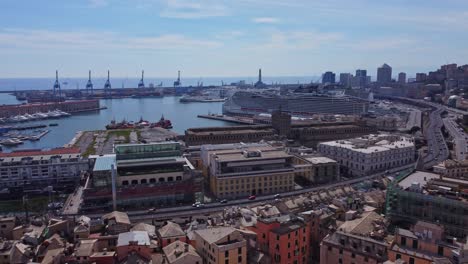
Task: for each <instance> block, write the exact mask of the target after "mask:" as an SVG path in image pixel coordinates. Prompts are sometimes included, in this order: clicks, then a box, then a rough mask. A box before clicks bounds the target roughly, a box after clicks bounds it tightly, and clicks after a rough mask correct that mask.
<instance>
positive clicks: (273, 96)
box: [223, 91, 369, 117]
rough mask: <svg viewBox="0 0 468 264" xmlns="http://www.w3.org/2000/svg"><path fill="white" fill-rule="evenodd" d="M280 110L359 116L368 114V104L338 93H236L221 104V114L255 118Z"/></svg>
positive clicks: (291, 112)
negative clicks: (255, 116)
mask: <svg viewBox="0 0 468 264" xmlns="http://www.w3.org/2000/svg"><path fill="white" fill-rule="evenodd" d="M280 108H281V110H282V111H284V112H288V113H290V114H291V115H292V116H298V117H307V116H311V115H314V114H335V115H336V114H340V115H361V114H364V113H366V112H367V111H368V108H369V101H368V100H364V99H361V98H357V97H353V96H348V95H345V94H344V92H340V91H333V92H332V91H328V92H317V91H315V92H307V93H304V92H290V93H286V94H281V95H280V94H277V93H266V92H258V91H257V92H250V91H238V92H236V93H234V94H233V95H232V96H231V97H230V98H229V99H228V100H227V101H226V102H225V103H224V104H223V114H225V115H233V116H254V115H259V114H262V113H267V114H271V113H272V112H273V111H275V110H278V109H280Z"/></svg>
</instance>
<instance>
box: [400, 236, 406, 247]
mask: <svg viewBox="0 0 468 264" xmlns="http://www.w3.org/2000/svg"><path fill="white" fill-rule="evenodd" d="M401 245H402V246H406V237H401Z"/></svg>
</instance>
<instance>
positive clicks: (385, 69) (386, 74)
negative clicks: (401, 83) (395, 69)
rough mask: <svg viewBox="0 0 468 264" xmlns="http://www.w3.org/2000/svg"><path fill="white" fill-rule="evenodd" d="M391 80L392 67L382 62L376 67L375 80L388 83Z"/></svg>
mask: <svg viewBox="0 0 468 264" xmlns="http://www.w3.org/2000/svg"><path fill="white" fill-rule="evenodd" d="M391 81H392V67H390V66H389V65H388V64H386V63H384V64H383V65H382V66H381V67H379V68H377V82H378V83H389V82H391Z"/></svg>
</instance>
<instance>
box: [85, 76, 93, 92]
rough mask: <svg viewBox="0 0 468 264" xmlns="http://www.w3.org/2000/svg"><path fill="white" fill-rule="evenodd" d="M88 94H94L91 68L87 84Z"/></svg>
mask: <svg viewBox="0 0 468 264" xmlns="http://www.w3.org/2000/svg"><path fill="white" fill-rule="evenodd" d="M86 94H87V95H93V83H92V82H91V70H89V78H88V83H87V84H86Z"/></svg>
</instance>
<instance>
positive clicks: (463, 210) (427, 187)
mask: <svg viewBox="0 0 468 264" xmlns="http://www.w3.org/2000/svg"><path fill="white" fill-rule="evenodd" d="M467 201H468V181H466V180H462V179H458V178H450V177H444V176H441V175H439V174H436V173H428V172H422V171H416V172H414V173H411V174H409V175H407V176H406V177H404V178H402V179H400V180H399V181H398V182H394V183H393V184H391V185H390V186H389V187H388V188H387V208H386V211H387V216H388V217H389V219H390V220H391V221H392V222H394V223H400V224H401V223H405V222H406V223H409V224H411V223H415V222H416V221H425V222H429V223H438V224H440V225H442V226H443V227H444V230H445V233H446V234H447V235H451V236H454V237H458V238H465V237H466V236H467V235H468V213H467V212H468V202H467Z"/></svg>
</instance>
